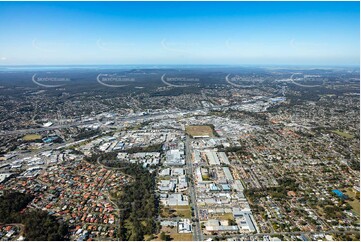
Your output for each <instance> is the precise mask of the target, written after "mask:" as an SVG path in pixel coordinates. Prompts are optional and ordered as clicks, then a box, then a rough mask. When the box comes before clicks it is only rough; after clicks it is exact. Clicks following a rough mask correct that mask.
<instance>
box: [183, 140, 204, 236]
mask: <svg viewBox="0 0 361 242" xmlns="http://www.w3.org/2000/svg"><path fill="white" fill-rule="evenodd" d="M185 143H186V145H185V148H186V150H185V151H186V164H187V174H188V177H189V195H190V199H191V206H192V207H193V209H194V210H193V211H194V218H195V222H194V224H195V227H194V229H193V240H194V241H202V240H203V238H202V237H203V234H202V230H201V226H200V223H199V216H198V206H197V196H196V190H195V186H194V179H193V174H194V173H193V164H192V149H191V146H190V138H189V137H188V135H187V136H186V142H185Z"/></svg>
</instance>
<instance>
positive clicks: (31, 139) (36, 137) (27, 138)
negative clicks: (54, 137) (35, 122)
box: [23, 134, 41, 141]
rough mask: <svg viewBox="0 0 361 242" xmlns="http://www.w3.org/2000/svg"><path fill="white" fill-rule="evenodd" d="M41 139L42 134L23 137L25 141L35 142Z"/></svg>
mask: <svg viewBox="0 0 361 242" xmlns="http://www.w3.org/2000/svg"><path fill="white" fill-rule="evenodd" d="M39 139H41V135H40V134H27V135H25V136H24V137H23V140H25V141H34V140H39Z"/></svg>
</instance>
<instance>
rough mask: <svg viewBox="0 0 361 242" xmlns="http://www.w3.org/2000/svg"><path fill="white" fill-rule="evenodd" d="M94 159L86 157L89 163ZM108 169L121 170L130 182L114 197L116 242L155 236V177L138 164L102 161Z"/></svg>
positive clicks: (156, 206) (157, 205)
mask: <svg viewBox="0 0 361 242" xmlns="http://www.w3.org/2000/svg"><path fill="white" fill-rule="evenodd" d="M98 157H101V158H100V159H101V160H102V158H103V156H99V155H98V156H96V155H94V156H92V157H88V158H87V160H88V161H90V162H94V161H96V159H97V158H98ZM101 162H102V163H103V164H105V165H106V166H109V167H114V168H122V172H123V173H124V174H126V175H129V176H131V177H132V178H133V180H132V182H131V183H129V184H127V185H125V186H124V187H123V188H122V191H121V192H120V193H118V194H117V197H115V199H116V203H117V205H118V208H119V210H120V226H119V227H120V231H119V232H118V233H117V234H118V238H119V240H131V241H135V240H138V241H140V240H144V236H145V235H149V236H152V235H153V234H156V233H158V232H159V224H158V223H157V222H156V218H157V216H158V213H159V199H158V197H157V196H156V193H155V188H156V181H155V178H156V177H155V173H150V172H149V171H148V170H147V169H146V168H143V167H142V165H140V164H132V163H125V162H113V160H110V161H107V160H102V161H101Z"/></svg>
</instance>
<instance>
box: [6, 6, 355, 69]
mask: <svg viewBox="0 0 361 242" xmlns="http://www.w3.org/2000/svg"><path fill="white" fill-rule="evenodd" d="M359 6H360V5H359V2H105V3H104V2H102V3H97V2H0V30H1V34H0V65H34V64H37V65H57V64H59V65H71V64H76V65H79V64H256V65H257V64H259V65H264V64H276V65H279V64H289V65H355V64H356V65H358V64H359V59H360V56H359V54H360V22H359V20H360V15H359V14H360V7H359Z"/></svg>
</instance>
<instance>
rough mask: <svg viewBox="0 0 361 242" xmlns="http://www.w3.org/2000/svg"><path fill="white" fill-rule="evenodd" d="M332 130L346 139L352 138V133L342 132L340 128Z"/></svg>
mask: <svg viewBox="0 0 361 242" xmlns="http://www.w3.org/2000/svg"><path fill="white" fill-rule="evenodd" d="M332 132H333V133H335V134H338V135H339V136H342V137H345V138H347V139H352V138H353V135H351V134H348V133H345V132H342V131H340V130H333V131H332Z"/></svg>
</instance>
